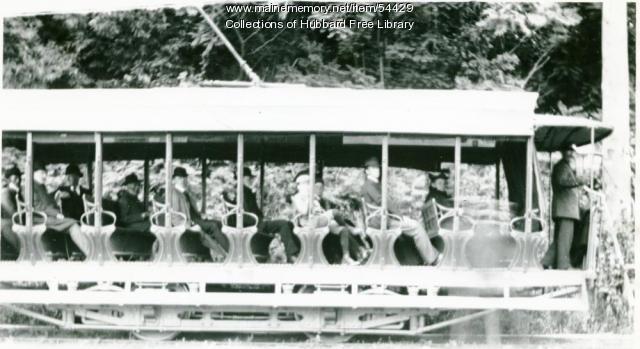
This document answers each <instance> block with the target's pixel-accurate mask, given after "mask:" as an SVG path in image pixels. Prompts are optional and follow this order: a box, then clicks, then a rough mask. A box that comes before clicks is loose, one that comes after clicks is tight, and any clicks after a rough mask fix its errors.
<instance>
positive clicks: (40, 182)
mask: <svg viewBox="0 0 640 349" xmlns="http://www.w3.org/2000/svg"><path fill="white" fill-rule="evenodd" d="M46 180H47V170H46V169H45V167H44V165H43V164H42V163H39V162H36V163H34V165H33V208H34V210H36V211H40V212H43V213H45V214H46V215H47V223H46V226H47V229H49V230H54V231H57V232H66V233H69V235H70V236H71V239H72V240H73V242H75V243H76V245H78V247H79V248H80V250H81V251H82V253H84V254H85V256H86V255H88V253H89V252H90V246H91V242H90V240H89V237H87V236H85V235H84V234H83V233H82V232H81V231H80V226H79V225H78V222H77V221H76V220H75V219H73V218H69V217H65V216H64V214H62V212H60V210H59V209H58V205H57V203H56V200H55V199H54V197H53V195H51V194H49V192H47V187H46V186H45V182H46Z"/></svg>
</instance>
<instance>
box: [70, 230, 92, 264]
mask: <svg viewBox="0 0 640 349" xmlns="http://www.w3.org/2000/svg"><path fill="white" fill-rule="evenodd" d="M68 231H69V235H70V236H71V240H73V242H74V243H75V244H76V245H78V248H80V251H82V253H84V255H85V256H87V257H89V253H90V252H91V242H90V240H89V237H88V236H86V235H85V234H84V233H82V231H80V226H78V225H77V224H74V225H72V226H71V227H70V228H69V230H68Z"/></svg>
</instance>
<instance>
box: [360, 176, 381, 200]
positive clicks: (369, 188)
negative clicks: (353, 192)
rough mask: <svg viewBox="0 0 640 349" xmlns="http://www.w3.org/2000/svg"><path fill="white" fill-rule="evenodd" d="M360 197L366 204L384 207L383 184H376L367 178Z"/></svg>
mask: <svg viewBox="0 0 640 349" xmlns="http://www.w3.org/2000/svg"><path fill="white" fill-rule="evenodd" d="M360 195H362V198H363V199H364V201H365V202H366V203H368V204H371V205H375V206H382V184H381V183H380V182H374V181H371V180H370V179H368V178H367V179H366V180H365V181H364V185H363V186H362V188H361V189H360Z"/></svg>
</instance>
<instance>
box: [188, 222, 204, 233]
mask: <svg viewBox="0 0 640 349" xmlns="http://www.w3.org/2000/svg"><path fill="white" fill-rule="evenodd" d="M189 230H192V231H197V232H200V231H202V227H200V226H199V225H197V224H194V225H192V226H191V228H189Z"/></svg>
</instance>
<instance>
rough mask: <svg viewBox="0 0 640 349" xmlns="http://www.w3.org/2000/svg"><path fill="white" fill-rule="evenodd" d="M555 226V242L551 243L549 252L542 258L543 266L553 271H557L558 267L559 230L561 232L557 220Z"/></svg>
mask: <svg viewBox="0 0 640 349" xmlns="http://www.w3.org/2000/svg"><path fill="white" fill-rule="evenodd" d="M554 221H555V224H554V226H555V227H554V232H553V241H551V243H550V244H549V247H548V248H547V252H546V253H545V254H544V257H542V261H541V262H542V265H543V266H544V267H546V268H551V269H556V268H557V267H558V264H557V263H556V257H557V253H556V252H557V244H558V230H559V226H560V225H559V224H558V222H557V221H556V220H554Z"/></svg>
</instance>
